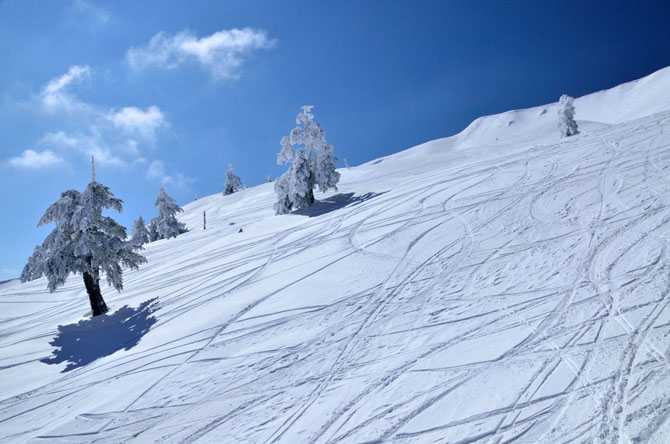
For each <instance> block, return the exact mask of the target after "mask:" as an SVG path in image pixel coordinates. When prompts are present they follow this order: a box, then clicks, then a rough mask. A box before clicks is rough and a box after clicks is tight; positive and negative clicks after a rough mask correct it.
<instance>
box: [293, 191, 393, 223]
mask: <svg viewBox="0 0 670 444" xmlns="http://www.w3.org/2000/svg"><path fill="white" fill-rule="evenodd" d="M385 192H386V191H384V192H382V193H365V194H362V195H360V196H355V195H354V193H340V194H336V195H334V196H330V197H328V198H326V199H324V200H317V201H316V202H314V204H313V205H312V206H310V207H307V208H303V209H300V210H296V211H294V212H293V213H292V214H299V215H301V216H309V217H316V216H321V215H323V214H326V213H330V212H331V211H335V210H339V209H340V208H344V207H348V206H354V205H358V204H360V203H363V202H365V201H366V200H370V199H372V198H374V197H377V196H380V195H382V194H384V193H385Z"/></svg>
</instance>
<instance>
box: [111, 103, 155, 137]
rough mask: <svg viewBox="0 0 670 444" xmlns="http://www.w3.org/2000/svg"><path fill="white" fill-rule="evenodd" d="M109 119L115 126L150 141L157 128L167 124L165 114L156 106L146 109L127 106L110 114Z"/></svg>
mask: <svg viewBox="0 0 670 444" xmlns="http://www.w3.org/2000/svg"><path fill="white" fill-rule="evenodd" d="M110 119H111V121H112V122H113V123H114V126H115V127H117V128H119V129H121V130H123V131H126V132H128V133H132V134H136V135H139V136H141V137H142V138H144V139H146V140H150V141H153V140H154V138H155V136H156V131H157V130H158V129H159V128H161V127H165V126H167V121H166V120H165V116H164V115H163V113H162V112H161V110H160V109H159V108H158V107H157V106H150V107H149V108H147V109H146V111H142V110H141V109H140V108H137V107H135V106H129V107H126V108H123V109H122V110H121V111H118V112H116V113H114V114H112V115H111V117H110Z"/></svg>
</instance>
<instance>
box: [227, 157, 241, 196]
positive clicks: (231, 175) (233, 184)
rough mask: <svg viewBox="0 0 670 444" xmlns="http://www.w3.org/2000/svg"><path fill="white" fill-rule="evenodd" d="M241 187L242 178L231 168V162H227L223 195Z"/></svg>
mask: <svg viewBox="0 0 670 444" xmlns="http://www.w3.org/2000/svg"><path fill="white" fill-rule="evenodd" d="M240 188H242V179H240V178H239V176H236V175H235V170H233V164H232V163H229V164H228V172H227V173H226V183H225V185H224V189H223V195H224V196H227V195H228V194H233V193H234V192H235V191H237V190H239V189H240Z"/></svg>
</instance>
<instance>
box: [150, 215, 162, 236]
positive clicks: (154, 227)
mask: <svg viewBox="0 0 670 444" xmlns="http://www.w3.org/2000/svg"><path fill="white" fill-rule="evenodd" d="M157 221H158V218H157V217H154V218H152V219H151V222H149V228H148V231H149V242H155V241H157V240H158V239H160V237H158V228H157V225H156V223H157Z"/></svg>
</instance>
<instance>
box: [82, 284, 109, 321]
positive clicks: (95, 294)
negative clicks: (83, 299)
mask: <svg viewBox="0 0 670 444" xmlns="http://www.w3.org/2000/svg"><path fill="white" fill-rule="evenodd" d="M84 285H85V286H86V292H87V293H88V300H89V301H90V302H91V312H92V313H93V316H99V315H101V314H104V313H107V310H108V308H107V304H105V300H104V299H103V298H102V292H101V291H100V282H99V281H98V280H96V279H95V278H94V277H93V276H91V275H90V274H89V273H84Z"/></svg>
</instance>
